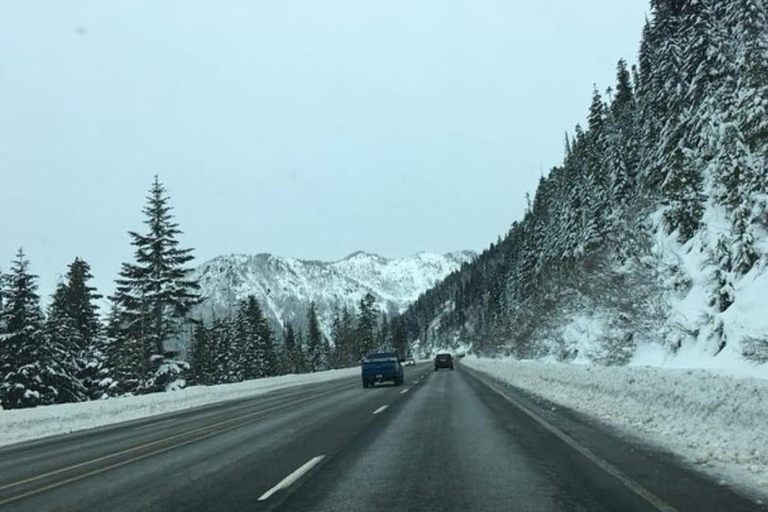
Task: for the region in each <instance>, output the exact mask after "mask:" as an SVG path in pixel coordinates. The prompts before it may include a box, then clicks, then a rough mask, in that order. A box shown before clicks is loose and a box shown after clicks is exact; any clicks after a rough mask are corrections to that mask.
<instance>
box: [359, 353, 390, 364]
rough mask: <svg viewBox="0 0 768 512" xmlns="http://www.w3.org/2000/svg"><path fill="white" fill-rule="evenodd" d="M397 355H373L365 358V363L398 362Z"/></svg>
mask: <svg viewBox="0 0 768 512" xmlns="http://www.w3.org/2000/svg"><path fill="white" fill-rule="evenodd" d="M397 360H398V358H397V354H387V353H383V354H371V355H369V356H368V357H366V358H365V361H366V362H368V363H377V362H382V361H397Z"/></svg>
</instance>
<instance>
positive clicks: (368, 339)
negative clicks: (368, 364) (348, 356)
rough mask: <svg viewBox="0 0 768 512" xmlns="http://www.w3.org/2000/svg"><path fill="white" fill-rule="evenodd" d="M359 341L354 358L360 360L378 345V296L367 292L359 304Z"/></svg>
mask: <svg viewBox="0 0 768 512" xmlns="http://www.w3.org/2000/svg"><path fill="white" fill-rule="evenodd" d="M358 309H359V310H358V316H357V340H356V341H357V343H356V347H355V349H356V350H355V353H354V356H353V357H354V359H355V360H359V359H360V358H362V357H363V356H365V355H366V354H368V353H369V352H371V351H373V350H374V349H375V347H376V332H377V330H378V325H377V322H378V318H379V312H378V308H377V307H376V297H374V296H373V295H372V294H371V293H366V294H365V295H364V296H363V298H362V299H360V304H359V306H358Z"/></svg>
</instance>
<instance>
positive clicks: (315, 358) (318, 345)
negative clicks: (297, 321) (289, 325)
mask: <svg viewBox="0 0 768 512" xmlns="http://www.w3.org/2000/svg"><path fill="white" fill-rule="evenodd" d="M307 326H308V329H307V334H308V337H307V363H308V364H309V371H310V372H317V371H320V370H325V369H327V360H326V354H325V349H324V346H325V343H324V342H323V333H322V332H321V331H320V322H319V321H318V319H317V308H316V306H315V303H314V301H313V302H311V303H310V304H309V311H307Z"/></svg>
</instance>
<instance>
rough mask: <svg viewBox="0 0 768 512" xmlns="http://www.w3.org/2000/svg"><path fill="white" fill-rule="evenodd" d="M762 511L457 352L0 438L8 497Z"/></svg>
mask: <svg viewBox="0 0 768 512" xmlns="http://www.w3.org/2000/svg"><path fill="white" fill-rule="evenodd" d="M432 509H439V510H448V511H451V510H456V511H475V510H477V511H485V510H488V511H498V510H510V511H511V510H514V511H528V510H530V511H549V510H552V511H581V510H583V511H656V512H658V511H663V512H668V511H675V510H677V511H681V512H682V511H688V510H695V511H697V512H705V511H742V510H743V511H748V510H766V508H764V507H763V506H762V505H761V504H760V503H759V502H758V501H756V500H755V499H753V498H749V497H746V496H743V495H740V494H738V493H737V492H736V491H734V490H733V489H731V488H729V487H727V486H723V485H719V484H718V483H717V482H714V481H712V480H710V479H708V478H706V477H704V476H701V475H699V474H697V473H695V472H694V471H692V470H690V469H687V468H686V467H685V466H684V465H683V464H682V463H681V462H680V461H678V460H677V459H676V458H675V457H673V456H671V455H669V454H665V453H661V452H657V451H655V450H654V449H652V448H649V447H645V446H643V445H641V444H639V443H638V442H636V441H634V440H631V439H626V438H624V437H622V436H620V435H619V434H617V433H615V432H610V431H608V430H606V429H605V428H601V427H598V426H596V425H594V424H592V423H591V422H590V421H588V420H587V419H585V418H583V417H581V416H580V415H578V414H576V413H574V412H572V411H569V410H567V409H564V408H560V407H553V406H552V405H551V404H548V403H545V402H541V401H537V400H535V399H533V398H531V397H530V396H527V395H524V394H523V393H521V392H519V391H518V390H515V389H511V388H508V387H505V386H502V385H500V384H498V383H495V382H492V381H490V380H489V379H488V378H487V377H484V376H483V375H482V374H478V373H476V372H474V371H471V370H469V369H468V368H466V367H462V366H461V365H458V366H457V369H456V371H453V372H452V371H441V372H437V373H434V372H432V368H431V367H430V366H429V365H427V364H421V365H417V366H415V367H407V368H406V382H405V385H404V386H403V387H394V386H377V387H376V388H375V389H363V388H362V386H361V382H360V379H359V378H354V379H350V378H347V379H340V380H336V381H332V382H327V383H323V384H318V385H305V386H299V387H294V388H290V389H286V390H281V391H275V392H272V393H269V394H266V395H261V396H258V397H255V398H251V399H246V400H237V401H232V402H226V403H222V404H217V405H215V406H207V407H202V408H199V409H194V410H189V411H185V412H180V413H173V414H168V415H164V416H159V417H154V418H150V419H144V420H138V421H132V422H127V423H122V424H119V425H114V426H110V427H105V428H100V429H95V430H92V431H87V432H81V433H76V434H70V435H66V436H59V437H55V438H50V439H44V440H40V441H34V442H29V443H23V444H19V445H13V446H9V447H5V448H2V449H0V512H4V511H6V510H8V511H35V512H44V511H69V510H73V511H75V510H88V511H91V510H94V511H95V510H104V511H112V512H122V511H164V512H167V511H170V510H174V511H176V510H179V511H182V510H183V511H217V510H222V511H228V512H229V511H241V510H242V511H259V510H281V511H303V510H318V511H333V510H338V511H345V512H351V511H368V510H370V511H378V510H382V511H383V510H387V511H391V510H398V511H407V510H408V511H410V510H432Z"/></svg>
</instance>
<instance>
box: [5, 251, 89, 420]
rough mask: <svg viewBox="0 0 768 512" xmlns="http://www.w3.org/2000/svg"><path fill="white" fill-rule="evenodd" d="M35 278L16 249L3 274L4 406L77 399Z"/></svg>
mask: <svg viewBox="0 0 768 512" xmlns="http://www.w3.org/2000/svg"><path fill="white" fill-rule="evenodd" d="M36 280H37V276H35V275H33V274H31V273H30V272H29V260H27V258H26V256H25V255H24V252H23V251H22V250H21V249H19V252H18V254H17V256H16V259H15V260H14V261H13V264H12V266H11V271H10V273H9V274H8V275H7V276H6V278H5V291H4V294H3V295H4V298H5V307H4V309H3V312H2V316H3V320H4V323H5V326H6V334H5V335H4V342H5V343H4V345H5V349H6V350H7V351H8V354H9V357H8V358H7V360H6V365H7V367H8V370H9V371H8V372H7V373H5V375H4V376H3V381H2V384H0V388H2V392H0V394H1V395H2V405H3V408H5V409H15V408H22V407H35V406H37V405H47V404H52V403H56V402H70V401H76V400H77V399H78V383H77V381H76V379H75V378H74V376H73V375H71V374H70V373H68V372H67V371H66V368H65V367H62V365H61V364H60V363H59V360H58V358H59V357H60V356H61V354H60V353H59V352H58V351H57V348H56V347H54V346H52V345H51V343H50V340H49V339H48V337H47V336H46V334H45V332H44V329H43V314H42V311H41V310H40V297H39V296H38V294H37V283H36Z"/></svg>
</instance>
